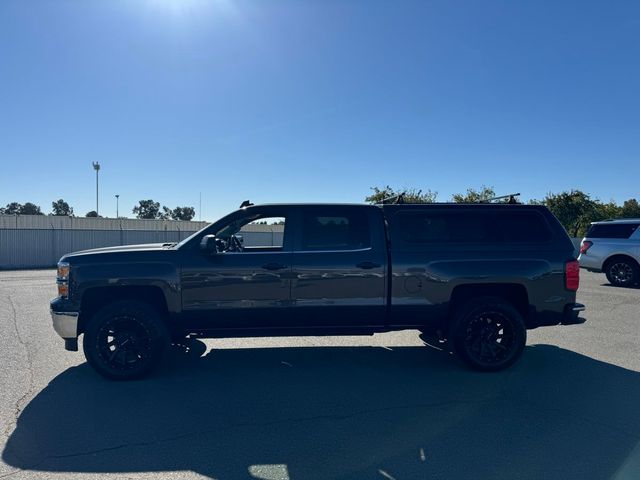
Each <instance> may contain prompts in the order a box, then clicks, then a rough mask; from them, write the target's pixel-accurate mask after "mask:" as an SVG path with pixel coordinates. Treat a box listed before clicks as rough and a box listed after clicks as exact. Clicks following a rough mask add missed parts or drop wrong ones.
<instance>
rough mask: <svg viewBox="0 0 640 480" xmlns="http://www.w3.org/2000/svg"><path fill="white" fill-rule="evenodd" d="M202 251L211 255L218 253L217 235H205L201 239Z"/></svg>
mask: <svg viewBox="0 0 640 480" xmlns="http://www.w3.org/2000/svg"><path fill="white" fill-rule="evenodd" d="M200 251H201V252H204V253H207V254H209V255H215V254H216V253H218V244H217V243H216V236H215V235H205V236H204V237H202V240H201V241H200Z"/></svg>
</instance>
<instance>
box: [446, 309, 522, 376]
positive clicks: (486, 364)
mask: <svg viewBox="0 0 640 480" xmlns="http://www.w3.org/2000/svg"><path fill="white" fill-rule="evenodd" d="M449 338H450V339H451V340H452V342H451V343H452V344H453V348H454V352H455V353H456V354H457V355H458V356H459V357H460V359H461V360H462V361H463V362H464V363H465V364H466V365H467V366H468V367H470V368H471V369H473V370H478V371H484V372H496V371H499V370H504V369H505V368H507V367H509V366H511V365H513V364H514V363H515V362H516V361H517V360H518V359H519V358H520V356H521V355H522V351H523V350H524V347H525V345H526V343H527V329H526V327H525V325H524V320H523V318H522V315H520V312H518V310H516V308H515V307H514V306H513V305H512V304H510V303H508V302H506V301H505V300H503V299H501V298H497V297H479V298H475V299H473V300H471V301H469V302H468V303H466V304H464V305H463V306H461V307H460V308H457V309H456V310H455V311H454V315H453V323H452V327H451V333H450V336H449Z"/></svg>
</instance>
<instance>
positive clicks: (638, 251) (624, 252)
mask: <svg viewBox="0 0 640 480" xmlns="http://www.w3.org/2000/svg"><path fill="white" fill-rule="evenodd" d="M638 226H640V219H638V218H625V219H620V220H605V221H602V222H593V223H592V224H591V228H589V231H588V232H587V234H586V236H585V237H584V238H583V239H582V243H581V244H580V256H579V257H578V260H579V261H580V266H581V267H582V268H586V269H587V270H589V271H591V272H604V273H605V274H606V275H607V280H609V282H610V283H611V284H612V285H616V286H618V287H627V286H631V285H634V284H636V283H638V282H640V228H638Z"/></svg>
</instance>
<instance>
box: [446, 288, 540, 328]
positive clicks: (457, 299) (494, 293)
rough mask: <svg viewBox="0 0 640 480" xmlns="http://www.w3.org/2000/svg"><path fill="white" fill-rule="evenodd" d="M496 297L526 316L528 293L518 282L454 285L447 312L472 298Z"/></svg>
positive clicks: (452, 310)
mask: <svg viewBox="0 0 640 480" xmlns="http://www.w3.org/2000/svg"><path fill="white" fill-rule="evenodd" d="M477 297H497V298H501V299H503V300H505V301H507V302H509V303H510V304H512V305H513V306H514V307H515V308H516V310H518V312H519V313H520V315H522V317H523V318H525V319H526V318H527V317H528V316H529V313H530V306H529V294H528V292H527V289H526V287H525V286H524V285H522V284H519V283H471V284H464V285H458V286H456V287H455V288H454V289H453V291H452V292H451V301H450V304H449V305H450V306H449V310H450V311H449V314H450V315H451V314H453V313H454V312H455V310H456V309H457V308H459V307H461V306H462V305H464V304H465V303H467V302H468V301H470V300H471V299H473V298H477Z"/></svg>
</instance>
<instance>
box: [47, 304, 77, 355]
mask: <svg viewBox="0 0 640 480" xmlns="http://www.w3.org/2000/svg"><path fill="white" fill-rule="evenodd" d="M79 316H80V314H79V313H78V312H54V311H53V310H51V319H52V320H53V329H54V330H55V331H56V333H57V334H58V335H60V336H61V337H62V339H63V340H64V348H65V350H68V351H70V352H77V351H78V317H79Z"/></svg>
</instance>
